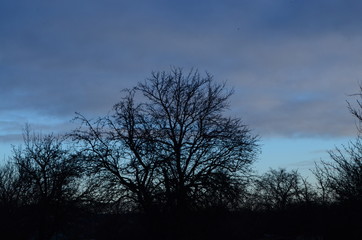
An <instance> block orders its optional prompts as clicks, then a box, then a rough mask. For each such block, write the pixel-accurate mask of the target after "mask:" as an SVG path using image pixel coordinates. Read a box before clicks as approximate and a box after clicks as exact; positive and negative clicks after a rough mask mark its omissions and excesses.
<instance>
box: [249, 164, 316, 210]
mask: <svg viewBox="0 0 362 240" xmlns="http://www.w3.org/2000/svg"><path fill="white" fill-rule="evenodd" d="M255 185H256V186H255V189H254V191H255V195H254V197H255V199H256V204H257V205H259V207H261V208H267V209H271V208H273V209H285V208H286V207H287V206H290V205H291V204H295V203H309V202H311V201H313V199H314V198H315V194H314V191H313V190H312V187H311V185H310V184H309V183H308V182H307V180H306V179H304V178H303V177H302V176H301V175H300V174H299V173H298V171H296V170H292V171H290V172H288V171H287V170H286V169H284V168H279V169H277V170H276V169H270V170H269V171H268V172H266V173H264V174H263V175H261V176H260V177H259V178H258V179H257V180H256V183H255Z"/></svg>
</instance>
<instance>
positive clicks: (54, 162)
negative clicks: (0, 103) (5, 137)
mask: <svg viewBox="0 0 362 240" xmlns="http://www.w3.org/2000/svg"><path fill="white" fill-rule="evenodd" d="M23 138H24V145H23V146H19V147H17V148H16V147H14V148H13V157H12V159H13V161H14V162H15V164H16V166H17V169H18V170H17V171H18V172H19V175H20V177H21V180H22V181H23V182H26V183H27V185H28V189H27V191H28V192H29V196H31V198H29V199H28V201H29V202H28V203H29V204H41V205H42V204H44V205H49V204H54V203H60V202H63V201H67V200H71V197H72V194H74V193H75V192H74V189H73V188H72V187H71V184H72V183H73V181H75V180H77V178H78V177H80V176H81V174H82V171H81V168H80V165H79V161H78V159H77V156H75V155H74V154H73V153H71V152H70V151H69V150H67V149H65V148H64V146H63V141H62V140H61V139H60V137H55V136H54V135H52V134H49V135H45V136H42V135H40V134H35V133H33V132H31V130H30V128H29V126H28V125H27V126H26V127H25V130H24V134H23Z"/></svg>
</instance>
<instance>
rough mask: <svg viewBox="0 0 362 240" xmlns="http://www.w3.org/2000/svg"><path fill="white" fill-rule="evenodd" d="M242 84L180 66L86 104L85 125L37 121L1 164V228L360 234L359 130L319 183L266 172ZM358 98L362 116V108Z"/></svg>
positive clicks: (319, 170)
mask: <svg viewBox="0 0 362 240" xmlns="http://www.w3.org/2000/svg"><path fill="white" fill-rule="evenodd" d="M232 93H233V91H232V90H228V89H227V88H226V86H225V84H218V83H215V82H214V81H213V79H212V76H211V75H209V74H207V75H206V76H204V77H203V76H201V75H200V74H199V73H198V72H197V71H191V72H188V73H186V74H185V73H183V71H182V70H181V69H176V68H174V69H172V70H171V71H170V72H155V73H152V75H151V77H150V78H149V79H147V80H146V81H145V82H142V83H139V84H138V85H137V86H136V87H135V88H133V89H126V90H124V91H123V97H122V98H121V100H120V101H119V102H118V103H117V104H115V105H114V107H113V111H112V113H111V114H109V115H107V116H104V117H100V118H97V119H87V118H86V117H85V116H83V115H81V114H77V115H76V118H75V121H76V122H78V123H79V128H77V129H75V130H74V131H72V132H70V133H68V134H65V135H64V136H55V135H53V134H47V135H41V134H37V133H35V132H33V131H32V130H31V129H30V126H26V127H25V129H24V133H23V139H24V143H23V144H22V145H21V146H18V147H14V148H13V154H12V156H11V157H10V158H9V160H8V162H7V163H6V164H4V165H3V166H2V167H1V169H0V211H1V226H0V228H1V230H2V231H1V232H2V234H3V235H4V236H7V237H6V238H9V239H120V238H131V237H132V238H133V239H138V238H146V237H147V238H157V239H177V238H179V239H214V238H220V237H224V238H225V237H226V238H239V239H261V237H264V239H265V238H266V237H268V236H269V239H273V235H272V234H276V235H275V236H278V237H279V238H280V236H284V237H285V238H284V239H293V237H297V236H299V237H301V236H302V235H305V234H307V235H308V234H309V235H311V236H323V238H325V239H328V238H329V239H338V238H337V237H340V236H339V235H338V234H342V233H343V234H348V233H350V236H352V234H360V233H361V230H360V229H361V227H362V224H361V223H362V221H361V220H360V218H356V219H357V220H354V219H355V217H356V216H358V214H361V213H362V211H361V206H362V205H361V204H362V163H361V154H362V145H361V142H360V138H357V140H356V141H355V142H351V143H350V145H348V146H345V147H343V148H342V149H336V150H334V151H331V152H330V161H324V162H321V163H316V166H315V168H314V170H312V172H313V174H314V176H315V178H316V182H315V183H310V182H309V181H307V179H306V178H304V177H302V176H301V175H300V174H299V173H298V171H297V170H292V171H287V170H286V169H283V168H280V169H270V170H269V171H268V172H266V173H264V174H262V175H257V174H256V173H255V172H254V171H253V169H252V165H253V162H254V161H255V160H256V158H257V155H258V153H259V151H260V146H259V145H258V140H259V138H258V136H255V135H253V134H252V132H251V131H250V129H249V128H248V126H246V125H245V124H243V123H242V121H241V120H240V119H238V118H233V117H229V116H227V115H226V113H225V110H227V109H228V106H229V102H228V101H229V98H230V96H231V95H232ZM350 110H351V112H352V114H353V115H354V116H356V117H357V119H359V120H361V119H362V117H361V113H360V111H359V110H358V109H357V110H356V109H354V108H352V107H351V106H350ZM352 219H353V221H352ZM266 234H269V235H266ZM264 235H265V236H264ZM343 236H345V235H343ZM287 237H289V238H287ZM275 239H276V238H275ZM300 239H301V238H300ZM349 239H351V238H349Z"/></svg>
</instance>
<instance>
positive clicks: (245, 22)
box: [0, 0, 362, 171]
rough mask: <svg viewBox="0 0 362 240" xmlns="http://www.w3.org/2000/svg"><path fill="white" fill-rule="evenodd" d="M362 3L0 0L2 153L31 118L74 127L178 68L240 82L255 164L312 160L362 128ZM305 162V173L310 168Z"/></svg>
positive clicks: (237, 104) (236, 104)
mask: <svg viewBox="0 0 362 240" xmlns="http://www.w3.org/2000/svg"><path fill="white" fill-rule="evenodd" d="M361 10H362V2H361V1H348V0H343V1H342V0H340V1H336V0H325V1H321V0H313V1H312V0H310V1H309V0H288V1H286V0H275V1H272V0H243V1H228V0H223V1H221V0H220V1H216V0H208V1H201V0H200V1H187V0H183V1H166V0H155V1H146V0H144V1H135V0H134V1H115V0H114V1H112V0H106V1H94V0H93V1H92V0H83V1H76V0H72V1H69V0H63V1H45V0H44V1H41V0H34V1H25V0H24V1H21V0H11V1H10V0H2V1H1V2H0V33H1V34H0V97H1V98H0V100H1V101H0V154H1V155H2V156H4V158H6V156H8V155H9V154H10V145H11V144H18V143H19V140H21V132H22V128H23V127H24V124H25V123H30V124H31V125H32V128H33V129H34V130H37V131H42V132H51V131H52V132H66V131H69V130H70V129H72V128H74V125H72V124H71V123H70V120H71V119H72V118H73V117H74V112H81V113H82V114H84V115H85V116H89V117H93V116H101V115H104V114H106V113H107V112H108V111H109V110H110V109H111V107H112V106H113V104H115V103H116V102H117V100H118V99H119V97H120V90H121V89H123V88H129V87H132V86H134V85H135V84H136V83H137V82H138V81H143V80H144V79H145V78H147V77H148V76H149V75H150V73H151V71H158V70H168V69H169V68H170V66H177V67H183V68H184V69H186V70H187V69H190V68H192V67H196V68H198V69H199V71H200V72H205V71H207V72H209V73H211V74H212V75H213V76H214V79H215V80H216V81H225V80H226V81H227V83H228V86H230V87H234V89H235V94H234V95H233V96H232V98H231V109H230V110H231V111H230V114H232V115H233V116H235V117H240V118H242V119H243V121H244V122H245V124H247V125H249V126H250V128H251V129H253V130H254V132H255V133H257V134H259V135H260V137H261V144H262V150H263V153H262V154H261V156H260V157H259V160H258V163H257V164H256V167H257V168H258V169H260V171H264V170H266V169H267V168H268V167H278V166H280V167H287V168H300V169H302V170H301V171H305V170H306V169H308V168H312V167H313V161H318V160H320V159H321V158H327V157H328V156H327V154H326V151H327V150H329V149H333V148H334V146H339V145H340V144H345V143H347V142H348V140H349V139H353V138H354V137H355V135H356V129H355V120H354V119H353V117H352V116H351V115H350V114H349V112H348V109H347V104H346V100H349V101H351V102H353V101H354V99H353V97H350V96H349V95H350V94H353V93H356V92H358V89H359V84H360V83H361V80H362V68H361V66H362V44H361V42H362V14H360V13H361ZM303 169H304V170H303Z"/></svg>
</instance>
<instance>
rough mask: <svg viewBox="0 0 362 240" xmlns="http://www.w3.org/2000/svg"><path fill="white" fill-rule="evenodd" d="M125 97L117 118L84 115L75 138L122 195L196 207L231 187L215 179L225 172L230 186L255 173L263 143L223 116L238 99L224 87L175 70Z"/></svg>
mask: <svg viewBox="0 0 362 240" xmlns="http://www.w3.org/2000/svg"><path fill="white" fill-rule="evenodd" d="M124 92H125V96H124V97H123V98H122V99H121V101H120V102H119V103H117V104H116V105H115V106H114V108H113V110H114V113H113V115H111V116H107V117H104V118H100V119H98V120H96V121H90V120H88V119H86V118H85V117H83V116H81V115H78V119H80V120H81V122H82V123H83V127H81V128H79V129H78V130H76V131H75V132H74V133H73V137H75V139H77V140H79V141H80V142H81V143H83V147H82V149H83V152H86V153H87V154H88V156H89V158H88V159H89V161H88V162H89V163H90V165H91V166H92V168H93V169H96V170H97V171H101V172H103V176H105V177H107V178H108V179H109V181H112V182H114V183H117V184H119V185H120V186H122V188H123V194H122V196H124V195H126V196H128V197H130V198H133V199H134V200H136V202H137V203H138V204H139V206H141V207H142V208H143V209H144V210H146V209H149V208H150V206H151V205H154V204H160V203H162V204H164V205H165V206H167V208H169V209H179V210H180V209H187V208H193V207H197V205H198V203H197V201H196V199H200V198H202V199H207V197H206V196H207V195H208V194H210V192H212V191H213V190H214V188H219V187H222V186H224V185H222V184H221V183H220V184H216V183H215V182H212V181H210V178H212V179H220V176H221V175H220V174H222V178H223V179H225V180H223V183H227V182H233V181H235V180H238V181H240V180H241V178H242V177H243V176H245V174H247V173H248V171H249V168H250V166H251V164H252V163H253V161H254V157H255V154H256V152H257V150H258V146H257V144H256V142H257V138H256V137H255V136H253V135H252V134H251V133H250V130H249V129H248V128H247V126H245V125H244V124H242V122H241V121H240V119H238V118H231V117H225V116H224V111H225V110H226V109H227V108H228V99H229V97H230V96H231V94H232V92H231V91H226V89H225V85H224V84H217V83H214V82H213V79H212V77H211V76H210V75H208V74H207V75H206V76H205V77H201V76H200V74H199V73H198V72H197V71H191V72H189V73H187V74H185V73H183V72H182V70H181V69H176V68H175V69H172V70H171V71H170V72H155V73H153V74H152V76H151V78H149V79H147V80H146V81H145V82H143V83H139V84H138V85H137V86H136V87H135V88H133V89H131V90H125V91H124ZM141 100H143V101H141ZM228 186H230V185H228ZM220 190H221V189H220Z"/></svg>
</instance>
